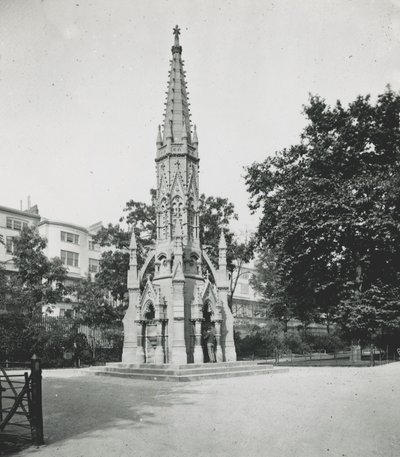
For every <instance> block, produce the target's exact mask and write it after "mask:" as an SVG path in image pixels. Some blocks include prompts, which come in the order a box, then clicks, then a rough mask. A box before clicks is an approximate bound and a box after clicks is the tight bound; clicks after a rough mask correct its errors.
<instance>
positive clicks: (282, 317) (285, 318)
mask: <svg viewBox="0 0 400 457" xmlns="http://www.w3.org/2000/svg"><path fill="white" fill-rule="evenodd" d="M255 270H256V271H255V274H254V275H253V276H252V278H251V280H250V283H251V285H252V287H253V288H254V290H256V291H257V292H258V293H259V294H260V295H261V296H262V297H263V301H264V304H265V308H266V316H267V317H268V318H269V319H272V320H277V321H279V322H281V323H282V324H283V326H284V330H285V331H287V329H288V322H289V321H290V319H292V318H293V317H295V312H294V304H293V302H292V300H291V299H290V297H288V295H287V294H286V291H285V288H284V287H283V285H282V272H281V267H280V265H279V262H278V256H277V255H276V253H275V252H274V251H273V250H272V249H265V250H264V251H261V252H260V253H258V255H257V259H256V261H255Z"/></svg>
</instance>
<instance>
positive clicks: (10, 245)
mask: <svg viewBox="0 0 400 457" xmlns="http://www.w3.org/2000/svg"><path fill="white" fill-rule="evenodd" d="M14 250H15V245H14V237H13V236H7V237H6V252H7V254H14Z"/></svg>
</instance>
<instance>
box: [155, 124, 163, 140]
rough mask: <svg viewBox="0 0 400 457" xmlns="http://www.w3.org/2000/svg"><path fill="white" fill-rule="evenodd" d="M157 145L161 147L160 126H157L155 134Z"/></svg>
mask: <svg viewBox="0 0 400 457" xmlns="http://www.w3.org/2000/svg"><path fill="white" fill-rule="evenodd" d="M156 144H157V145H162V138H161V126H160V125H159V126H158V134H157V142H156Z"/></svg>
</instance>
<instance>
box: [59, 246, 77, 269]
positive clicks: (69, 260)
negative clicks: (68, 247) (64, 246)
mask: <svg viewBox="0 0 400 457" xmlns="http://www.w3.org/2000/svg"><path fill="white" fill-rule="evenodd" d="M61 262H62V263H63V264H64V265H68V266H69V267H78V266H79V254H78V253H77V252H71V251H63V250H61Z"/></svg>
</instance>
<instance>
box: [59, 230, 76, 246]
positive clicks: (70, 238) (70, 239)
mask: <svg viewBox="0 0 400 457" xmlns="http://www.w3.org/2000/svg"><path fill="white" fill-rule="evenodd" d="M61 241H65V242H66V243H74V244H79V235H75V233H70V232H61Z"/></svg>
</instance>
